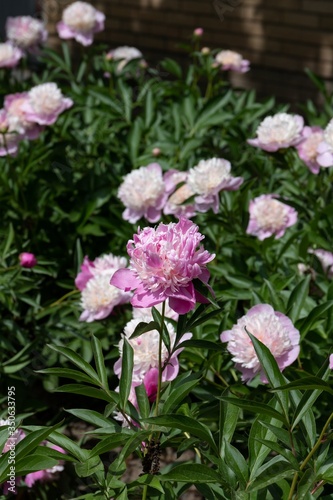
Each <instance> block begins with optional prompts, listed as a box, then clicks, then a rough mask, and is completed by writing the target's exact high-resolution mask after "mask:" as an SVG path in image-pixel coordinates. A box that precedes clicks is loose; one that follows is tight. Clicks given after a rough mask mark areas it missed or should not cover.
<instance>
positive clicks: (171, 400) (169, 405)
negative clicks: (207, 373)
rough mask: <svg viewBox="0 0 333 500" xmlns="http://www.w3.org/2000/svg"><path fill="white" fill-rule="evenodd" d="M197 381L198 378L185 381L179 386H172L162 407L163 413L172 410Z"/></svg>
mask: <svg viewBox="0 0 333 500" xmlns="http://www.w3.org/2000/svg"><path fill="white" fill-rule="evenodd" d="M198 383H199V380H191V381H190V382H186V381H185V382H184V383H183V384H181V385H180V386H179V387H172V390H171V393H170V395H169V397H168V398H167V400H166V401H165V403H164V405H163V407H162V411H163V413H165V414H167V413H171V412H172V411H174V410H175V409H176V408H177V406H178V405H179V403H181V402H182V401H183V399H184V398H185V397H186V396H187V395H188V394H189V393H190V392H191V390H192V389H193V388H194V387H195V386H196V385H198Z"/></svg>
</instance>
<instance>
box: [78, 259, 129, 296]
mask: <svg viewBox="0 0 333 500" xmlns="http://www.w3.org/2000/svg"><path fill="white" fill-rule="evenodd" d="M126 266H127V259H126V258H125V257H118V256H116V255H113V254H112V253H109V254H104V255H101V256H100V257H97V258H96V259H95V260H93V261H92V260H89V258H88V257H87V256H85V257H84V259H83V263H82V264H81V271H80V272H79V273H78V275H77V276H76V278H75V286H76V288H78V289H79V290H80V291H82V290H83V289H84V288H85V287H86V285H87V283H88V281H89V280H90V279H91V278H93V277H94V276H96V275H98V274H108V275H109V276H111V274H113V273H114V272H115V271H116V270H117V269H121V268H123V267H126Z"/></svg>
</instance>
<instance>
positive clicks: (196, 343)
mask: <svg viewBox="0 0 333 500" xmlns="http://www.w3.org/2000/svg"><path fill="white" fill-rule="evenodd" d="M186 347H195V348H197V349H210V350H212V351H225V347H224V346H223V345H222V344H221V343H219V344H217V343H215V342H210V340H196V339H189V340H184V342H181V343H180V344H179V345H177V349H183V348H186Z"/></svg>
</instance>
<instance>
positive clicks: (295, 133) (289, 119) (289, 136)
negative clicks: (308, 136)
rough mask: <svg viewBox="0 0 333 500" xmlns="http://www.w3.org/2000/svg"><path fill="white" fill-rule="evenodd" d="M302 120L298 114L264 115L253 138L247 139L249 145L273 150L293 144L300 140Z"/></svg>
mask: <svg viewBox="0 0 333 500" xmlns="http://www.w3.org/2000/svg"><path fill="white" fill-rule="evenodd" d="M303 126H304V120H303V118H302V117H301V116H300V115H290V114H288V113H277V114H276V115H273V116H266V118H265V119H264V120H263V121H262V122H261V124H260V125H259V127H258V128H257V131H256V134H257V137H256V138H255V139H248V141H247V142H248V143H249V144H251V146H256V147H258V148H261V149H263V150H264V151H270V152H274V151H277V150H278V149H281V148H289V147H290V146H295V145H296V144H298V143H299V142H300V141H301V140H302V130H303Z"/></svg>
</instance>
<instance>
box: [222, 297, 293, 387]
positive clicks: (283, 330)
mask: <svg viewBox="0 0 333 500" xmlns="http://www.w3.org/2000/svg"><path fill="white" fill-rule="evenodd" d="M246 330H247V331H248V332H250V333H251V334H252V335H254V336H255V337H256V338H257V339H258V340H260V341H261V342H262V343H263V344H265V346H266V347H268V349H269V350H270V352H271V353H272V355H273V356H274V358H275V360H276V362H277V364H278V366H279V368H280V370H281V371H283V370H284V369H285V368H286V367H287V366H289V365H290V364H291V363H293V362H294V361H295V359H296V358H297V356H298V354H299V351H300V347H299V342H300V334H299V331H298V330H296V328H295V327H294V325H293V324H292V322H291V320H290V319H289V318H288V317H287V316H285V315H284V314H282V313H280V312H277V311H274V309H273V307H272V306H270V305H269V304H258V305H256V306H254V307H252V308H251V309H250V310H249V311H248V312H247V314H245V316H242V317H241V318H240V319H239V320H238V321H237V324H236V325H234V326H233V327H232V329H231V330H226V331H224V332H223V333H222V334H221V341H222V342H228V345H227V349H228V351H229V352H230V354H231V355H232V360H233V361H234V363H236V365H235V366H236V368H237V369H238V370H240V371H241V372H242V380H244V381H248V380H251V379H252V378H253V377H254V376H255V375H257V374H258V373H260V375H261V380H262V381H263V382H267V380H266V377H265V375H264V373H263V370H262V367H261V365H260V362H259V359H258V357H257V354H256V352H255V350H254V347H253V344H252V341H251V340H250V337H249V336H248V334H247V332H246Z"/></svg>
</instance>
